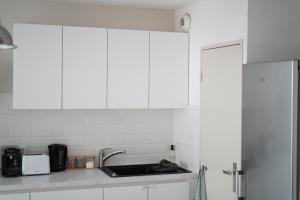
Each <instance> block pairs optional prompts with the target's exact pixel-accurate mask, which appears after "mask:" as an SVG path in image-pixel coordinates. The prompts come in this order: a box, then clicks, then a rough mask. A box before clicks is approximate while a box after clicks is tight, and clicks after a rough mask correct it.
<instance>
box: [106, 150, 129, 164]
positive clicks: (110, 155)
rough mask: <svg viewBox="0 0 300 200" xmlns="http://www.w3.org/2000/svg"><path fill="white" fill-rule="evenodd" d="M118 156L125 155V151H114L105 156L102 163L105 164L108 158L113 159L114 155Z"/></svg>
mask: <svg viewBox="0 0 300 200" xmlns="http://www.w3.org/2000/svg"><path fill="white" fill-rule="evenodd" d="M118 154H126V151H125V150H123V151H114V152H112V153H110V154H108V155H106V156H104V157H103V162H105V161H106V160H107V159H109V158H110V157H113V156H115V155H118Z"/></svg>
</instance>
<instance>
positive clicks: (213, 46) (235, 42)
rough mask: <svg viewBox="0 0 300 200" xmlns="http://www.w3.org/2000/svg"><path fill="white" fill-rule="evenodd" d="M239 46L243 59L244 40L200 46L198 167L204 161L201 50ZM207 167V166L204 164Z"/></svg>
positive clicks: (202, 164)
mask: <svg viewBox="0 0 300 200" xmlns="http://www.w3.org/2000/svg"><path fill="white" fill-rule="evenodd" d="M238 45H240V46H241V49H242V60H244V40H243V39H240V40H235V41H229V42H224V43H219V44H212V45H206V46H202V47H201V48H200V59H201V60H200V137H199V140H200V141H199V144H200V149H199V150H200V153H199V161H200V163H199V164H200V168H201V167H203V166H204V165H205V163H202V153H201V141H202V108H203V104H202V102H203V101H202V97H203V95H202V91H203V88H202V87H203V85H202V66H203V52H204V51H207V50H212V49H219V48H224V47H231V46H238ZM204 167H207V166H204Z"/></svg>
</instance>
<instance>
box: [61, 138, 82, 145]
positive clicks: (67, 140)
mask: <svg viewBox="0 0 300 200" xmlns="http://www.w3.org/2000/svg"><path fill="white" fill-rule="evenodd" d="M65 144H66V145H68V146H84V145H85V138H84V137H83V136H72V137H66V138H65Z"/></svg>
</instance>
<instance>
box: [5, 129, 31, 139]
mask: <svg viewBox="0 0 300 200" xmlns="http://www.w3.org/2000/svg"><path fill="white" fill-rule="evenodd" d="M31 135H32V134H31V128H28V127H12V128H10V129H9V136H11V137H30V136H31Z"/></svg>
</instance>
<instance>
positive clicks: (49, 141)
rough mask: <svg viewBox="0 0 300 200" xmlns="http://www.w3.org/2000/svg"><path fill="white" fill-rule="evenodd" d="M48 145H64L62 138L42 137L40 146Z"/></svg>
mask: <svg viewBox="0 0 300 200" xmlns="http://www.w3.org/2000/svg"><path fill="white" fill-rule="evenodd" d="M50 144H65V138H64V137H44V138H43V145H42V146H46V147H47V146H48V145H50Z"/></svg>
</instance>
